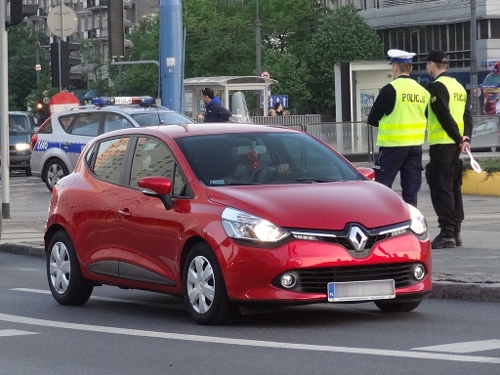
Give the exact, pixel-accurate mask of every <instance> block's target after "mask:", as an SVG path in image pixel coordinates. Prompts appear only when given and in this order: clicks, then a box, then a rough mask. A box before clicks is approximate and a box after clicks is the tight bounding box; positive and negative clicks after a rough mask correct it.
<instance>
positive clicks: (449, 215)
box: [425, 144, 464, 237]
mask: <svg viewBox="0 0 500 375" xmlns="http://www.w3.org/2000/svg"><path fill="white" fill-rule="evenodd" d="M429 157H430V163H429V164H427V166H426V167H425V178H426V179H427V183H428V184H429V188H430V191H431V201H432V205H433V206H434V211H436V215H437V216H438V224H439V227H440V228H441V233H442V234H443V236H445V237H454V231H455V229H456V230H458V231H459V230H460V225H461V224H462V221H463V220H464V205H463V201H462V191H461V186H462V160H460V150H459V148H458V146H457V145H456V144H446V145H433V146H430V147H429Z"/></svg>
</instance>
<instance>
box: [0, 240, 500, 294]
mask: <svg viewBox="0 0 500 375" xmlns="http://www.w3.org/2000/svg"><path fill="white" fill-rule="evenodd" d="M0 252H3V253H12V254H18V255H28V256H34V257H38V258H45V247H44V246H43V245H42V243H41V242H36V243H33V244H29V243H4V244H0ZM425 298H435V299H454V300H465V301H481V302H500V283H492V282H484V283H465V282H459V281H455V282H452V281H433V282H432V290H431V291H430V292H429V293H428V294H427V295H426V296H425Z"/></svg>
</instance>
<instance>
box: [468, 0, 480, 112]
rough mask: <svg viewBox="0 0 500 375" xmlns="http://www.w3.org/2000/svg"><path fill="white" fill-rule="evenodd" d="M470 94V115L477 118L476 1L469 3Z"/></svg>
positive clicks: (472, 0)
mask: <svg viewBox="0 0 500 375" xmlns="http://www.w3.org/2000/svg"><path fill="white" fill-rule="evenodd" d="M470 43H471V44H470V49H471V51H470V52H471V56H470V92H471V97H470V99H471V114H472V116H479V97H478V96H477V93H478V90H479V88H478V82H477V16H476V0H471V1H470Z"/></svg>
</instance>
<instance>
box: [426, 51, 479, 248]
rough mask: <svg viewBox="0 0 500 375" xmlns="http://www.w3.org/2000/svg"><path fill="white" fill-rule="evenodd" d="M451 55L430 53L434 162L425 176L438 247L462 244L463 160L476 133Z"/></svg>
mask: <svg viewBox="0 0 500 375" xmlns="http://www.w3.org/2000/svg"><path fill="white" fill-rule="evenodd" d="M447 64H448V58H447V56H446V54H445V53H444V52H442V51H432V52H431V53H429V56H427V72H428V73H429V75H430V76H431V77H432V78H435V81H434V82H433V83H430V84H429V85H428V87H427V89H428V90H429V92H430V94H431V104H430V109H429V123H428V142H429V157H430V163H429V164H428V165H427V166H426V168H425V176H426V178H427V183H428V184H429V188H430V191H431V200H432V205H433V206H434V210H435V211H436V215H437V216H438V224H439V227H440V233H439V234H438V235H437V236H436V238H434V240H433V241H432V247H433V248H434V249H441V248H452V247H455V246H461V245H462V239H461V236H460V226H461V224H462V221H463V219H464V207H463V202H462V192H461V185H462V161H461V160H460V153H461V152H462V153H465V152H467V149H468V148H469V147H470V145H469V143H470V139H471V134H472V116H471V113H470V111H469V109H468V108H469V106H468V100H467V92H466V91H465V89H464V87H463V86H462V85H461V84H460V83H459V82H457V80H455V79H454V78H452V77H450V76H449V75H448V74H447V73H446V67H447Z"/></svg>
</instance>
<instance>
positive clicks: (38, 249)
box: [0, 242, 45, 258]
mask: <svg viewBox="0 0 500 375" xmlns="http://www.w3.org/2000/svg"><path fill="white" fill-rule="evenodd" d="M0 252H2V253H12V254H18V255H29V256H33V257H37V258H45V247H44V246H43V245H42V244H41V242H40V243H38V242H37V243H36V244H29V243H3V244H0Z"/></svg>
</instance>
